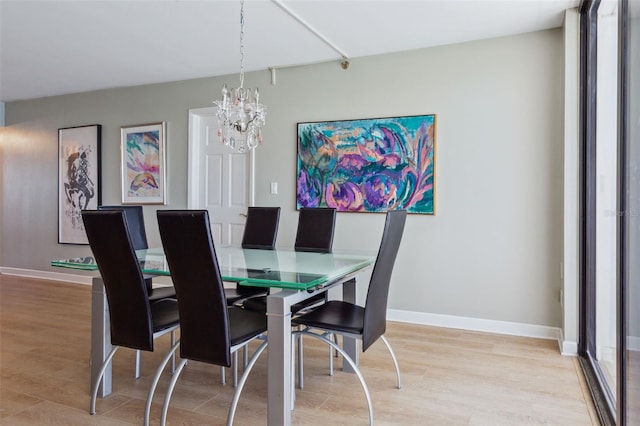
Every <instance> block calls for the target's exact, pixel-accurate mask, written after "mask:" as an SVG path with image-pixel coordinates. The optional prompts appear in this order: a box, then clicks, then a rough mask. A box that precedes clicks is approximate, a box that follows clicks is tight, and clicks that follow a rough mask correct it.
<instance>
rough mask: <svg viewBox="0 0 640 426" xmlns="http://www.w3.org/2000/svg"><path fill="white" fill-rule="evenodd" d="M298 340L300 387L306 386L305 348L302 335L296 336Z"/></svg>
mask: <svg viewBox="0 0 640 426" xmlns="http://www.w3.org/2000/svg"><path fill="white" fill-rule="evenodd" d="M294 340H297V341H298V389H302V388H304V372H303V369H304V348H303V346H302V335H299V336H296V338H295V339H294Z"/></svg>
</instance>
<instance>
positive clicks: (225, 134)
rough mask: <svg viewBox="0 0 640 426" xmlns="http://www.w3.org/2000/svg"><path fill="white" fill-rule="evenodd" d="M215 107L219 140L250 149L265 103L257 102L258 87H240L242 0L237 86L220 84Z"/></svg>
mask: <svg viewBox="0 0 640 426" xmlns="http://www.w3.org/2000/svg"><path fill="white" fill-rule="evenodd" d="M214 104H215V105H216V106H217V107H218V137H219V138H220V142H222V143H223V144H225V145H227V146H228V147H230V148H231V149H234V150H236V151H238V152H246V151H247V150H248V149H254V148H255V147H256V146H258V145H260V144H261V143H262V126H264V123H265V116H266V107H265V106H264V105H262V104H261V103H260V93H259V92H258V89H257V88H255V89H249V88H245V87H244V0H241V1H240V87H237V88H232V89H230V90H229V89H228V88H227V84H226V83H225V84H224V86H222V100H221V101H215V102H214Z"/></svg>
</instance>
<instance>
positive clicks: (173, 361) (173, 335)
mask: <svg viewBox="0 0 640 426" xmlns="http://www.w3.org/2000/svg"><path fill="white" fill-rule="evenodd" d="M175 344H176V332H175V330H174V331H172V332H171V347H172V348H173V347H174V346H175ZM170 371H171V374H173V372H174V371H176V353H175V351H173V355H171V370H170Z"/></svg>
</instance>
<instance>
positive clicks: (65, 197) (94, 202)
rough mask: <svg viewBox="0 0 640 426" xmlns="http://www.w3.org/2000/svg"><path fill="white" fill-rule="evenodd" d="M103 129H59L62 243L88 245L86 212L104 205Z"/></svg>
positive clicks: (100, 127)
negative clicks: (101, 184) (102, 188)
mask: <svg viewBox="0 0 640 426" xmlns="http://www.w3.org/2000/svg"><path fill="white" fill-rule="evenodd" d="M101 138H102V126H101V125H99V124H94V125H91V126H78V127H66V128H63V129H58V243H61V244H88V241H87V235H86V233H85V230H84V224H83V223H82V215H81V212H82V210H95V209H97V208H98V205H100V202H101V200H100V175H101V173H100V141H101Z"/></svg>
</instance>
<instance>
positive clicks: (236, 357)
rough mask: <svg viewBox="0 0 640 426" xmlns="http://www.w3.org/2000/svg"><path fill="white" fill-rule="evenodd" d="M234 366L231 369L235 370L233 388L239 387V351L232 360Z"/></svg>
mask: <svg viewBox="0 0 640 426" xmlns="http://www.w3.org/2000/svg"><path fill="white" fill-rule="evenodd" d="M231 363H232V364H233V365H232V366H231V368H232V369H233V387H234V388H237V387H238V351H235V352H234V353H233V359H232V360H231Z"/></svg>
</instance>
